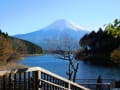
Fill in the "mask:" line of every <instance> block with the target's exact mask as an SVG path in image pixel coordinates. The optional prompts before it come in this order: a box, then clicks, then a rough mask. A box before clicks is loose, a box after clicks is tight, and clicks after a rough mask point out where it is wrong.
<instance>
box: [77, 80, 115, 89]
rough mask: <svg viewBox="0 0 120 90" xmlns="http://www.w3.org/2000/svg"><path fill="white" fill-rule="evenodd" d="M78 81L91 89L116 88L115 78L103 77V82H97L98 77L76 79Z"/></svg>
mask: <svg viewBox="0 0 120 90" xmlns="http://www.w3.org/2000/svg"><path fill="white" fill-rule="evenodd" d="M76 82H77V83H80V84H81V85H83V86H85V87H87V88H90V89H91V90H112V89H113V88H116V85H115V80H113V79H102V83H97V79H76ZM97 88H101V89H97Z"/></svg>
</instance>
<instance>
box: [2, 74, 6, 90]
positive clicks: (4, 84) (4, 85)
mask: <svg viewBox="0 0 120 90" xmlns="http://www.w3.org/2000/svg"><path fill="white" fill-rule="evenodd" d="M5 77H6V75H3V82H2V83H3V90H6V88H5V87H6V82H5Z"/></svg>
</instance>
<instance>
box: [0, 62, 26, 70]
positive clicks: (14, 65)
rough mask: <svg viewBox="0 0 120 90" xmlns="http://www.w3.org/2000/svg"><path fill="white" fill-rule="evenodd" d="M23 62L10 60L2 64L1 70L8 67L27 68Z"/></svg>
mask: <svg viewBox="0 0 120 90" xmlns="http://www.w3.org/2000/svg"><path fill="white" fill-rule="evenodd" d="M26 67H28V66H25V65H23V64H18V63H15V62H9V63H7V64H0V70H8V69H18V68H26Z"/></svg>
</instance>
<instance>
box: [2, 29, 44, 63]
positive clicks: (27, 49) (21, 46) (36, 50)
mask: <svg viewBox="0 0 120 90" xmlns="http://www.w3.org/2000/svg"><path fill="white" fill-rule="evenodd" d="M40 53H42V48H41V47H39V46H37V45H35V44H33V43H31V42H29V41H25V40H22V39H17V38H14V37H10V36H8V34H7V33H4V32H2V31H1V30H0V62H4V63H6V62H9V61H11V60H14V59H16V58H19V57H20V56H21V55H26V54H40Z"/></svg>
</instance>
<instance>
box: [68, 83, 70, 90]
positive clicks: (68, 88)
mask: <svg viewBox="0 0 120 90" xmlns="http://www.w3.org/2000/svg"><path fill="white" fill-rule="evenodd" d="M68 90H71V84H70V82H69V83H68Z"/></svg>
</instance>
